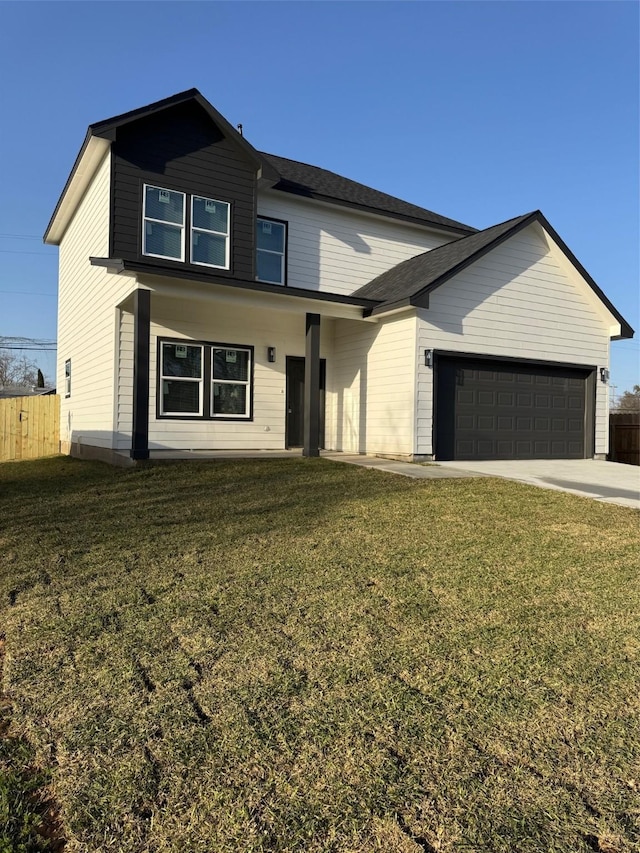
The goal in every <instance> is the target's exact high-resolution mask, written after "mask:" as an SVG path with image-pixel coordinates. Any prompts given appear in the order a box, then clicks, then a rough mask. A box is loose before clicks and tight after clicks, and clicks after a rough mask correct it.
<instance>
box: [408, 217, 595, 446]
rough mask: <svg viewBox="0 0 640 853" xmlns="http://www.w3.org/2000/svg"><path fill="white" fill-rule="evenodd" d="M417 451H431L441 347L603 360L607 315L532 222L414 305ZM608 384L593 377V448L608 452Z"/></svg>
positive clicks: (543, 357)
mask: <svg viewBox="0 0 640 853" xmlns="http://www.w3.org/2000/svg"><path fill="white" fill-rule="evenodd" d="M417 314H418V318H417V323H418V336H417V345H418V352H417V353H416V357H417V364H418V377H417V399H418V406H417V425H416V436H417V442H416V453H418V454H431V453H432V452H433V448H432V414H433V371H432V370H431V369H430V368H427V367H425V366H424V359H422V358H420V357H419V354H420V353H422V352H423V351H424V349H427V348H429V349H442V350H452V351H456V352H467V353H477V354H479V355H485V354H486V355H496V356H500V355H504V356H511V357H517V358H523V359H541V360H545V361H557V362H565V363H571V364H578V365H586V366H598V367H606V366H608V364H609V334H608V325H607V320H606V318H605V316H604V315H603V313H602V312H601V311H598V309H597V306H596V304H595V303H594V300H593V298H592V296H591V294H590V292H589V291H588V289H587V285H586V284H584V283H582V282H580V281H579V280H578V277H577V275H576V276H570V275H569V274H568V272H567V268H566V265H565V264H564V263H563V262H562V261H561V260H560V259H559V258H558V257H557V256H554V254H553V253H552V252H550V251H549V249H548V247H547V245H546V242H545V241H544V240H543V238H542V237H541V235H540V233H539V232H538V230H537V226H531V227H529V228H527V229H525V230H524V231H522V232H520V233H519V234H517V235H515V236H514V237H512V238H511V239H509V240H507V241H506V242H505V243H503V244H502V245H500V246H498V247H497V248H496V249H494V250H493V251H491V252H489V253H488V254H487V255H485V256H484V257H483V258H481V259H480V260H478V261H476V263H474V264H472V265H471V266H470V267H468V268H467V269H466V270H464V271H463V272H461V273H460V274H459V275H457V276H455V277H454V278H453V279H451V280H450V281H448V282H446V283H445V284H444V285H442V286H441V287H440V288H438V289H437V290H435V291H434V292H433V293H432V294H431V296H430V299H429V309H428V310H424V309H420V310H418V312H417ZM606 392H607V388H606V386H605V385H603V384H602V383H601V382H597V403H596V453H606V451H607V443H608V435H607V423H608V421H607V401H606V396H607V394H606Z"/></svg>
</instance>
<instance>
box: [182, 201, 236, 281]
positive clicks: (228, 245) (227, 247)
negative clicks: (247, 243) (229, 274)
mask: <svg viewBox="0 0 640 853" xmlns="http://www.w3.org/2000/svg"><path fill="white" fill-rule="evenodd" d="M189 198H190V199H191V203H190V205H189V215H190V220H189V263H191V264H193V265H194V266H198V267H209V269H214V270H228V269H230V260H231V202H229V201H224V200H223V199H221V198H208V197H207V196H204V195H198V194H197V193H190V194H189ZM197 198H198V199H201V200H202V201H212V202H213V203H214V204H224V205H225V206H226V208H227V232H226V234H224V233H223V232H222V231H211V230H210V229H209V228H200V227H199V226H197V225H194V224H193V203H194V201H195V200H196V199H197ZM196 232H198V233H200V234H213V235H214V236H216V237H224V238H225V253H224V260H225V266H220V265H219V264H206V263H205V262H204V261H194V260H193V237H194V234H195V233H196Z"/></svg>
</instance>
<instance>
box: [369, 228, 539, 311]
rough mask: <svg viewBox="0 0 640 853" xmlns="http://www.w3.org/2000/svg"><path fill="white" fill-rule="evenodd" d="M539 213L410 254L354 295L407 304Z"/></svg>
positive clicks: (392, 303) (389, 304)
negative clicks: (417, 253) (414, 254)
mask: <svg viewBox="0 0 640 853" xmlns="http://www.w3.org/2000/svg"><path fill="white" fill-rule="evenodd" d="M536 215H537V211H536V212H534V213H527V214H525V215H524V216H517V217H516V218H515V219H509V220H507V221H506V222H501V223H500V224H499V225H493V226H492V227H491V228H485V230H484V231H478V232H477V233H476V234H471V235H470V236H468V237H461V238H460V239H459V240H453V241H452V242H451V243H445V244H444V245H443V246H438V248H436V249H431V251H429V252H424V253H423V254H421V255H416V256H415V257H414V258H409V259H408V260H406V261H403V262H402V263H400V264H398V265H397V266H395V267H392V268H391V269H390V270H387V272H383V273H382V274H381V275H379V276H378V277H377V278H374V279H373V281H370V282H369V283H368V284H365V285H363V286H362V287H361V288H359V289H358V290H356V291H355V293H354V294H353V295H354V296H359V297H360V296H361V297H363V298H365V299H377V300H379V301H380V302H383V303H384V305H385V308H388V307H389V306H391V305H396V304H398V303H402V302H407V304H408V302H409V301H410V300H411V297H416V296H417V295H418V294H423V293H425V292H428V291H430V290H433V289H434V288H435V287H437V286H438V284H441V283H442V280H443V279H444V278H445V277H446V278H450V277H451V276H452V275H455V273H456V272H459V271H460V270H461V269H464V267H465V266H467V264H469V263H471V262H472V261H473V260H475V259H476V258H477V257H480V256H481V255H482V254H484V252H486V251H488V249H490V248H492V247H493V246H494V245H496V243H498V242H500V241H501V240H502V239H504V238H506V237H507V236H509V235H510V234H511V233H513V232H514V231H515V230H517V229H518V228H520V227H522V226H523V225H524V224H526V223H527V221H528V220H529V221H532V220H533V219H534V218H535V217H536ZM375 312H376V313H377V312H378V309H375Z"/></svg>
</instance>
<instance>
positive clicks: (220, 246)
mask: <svg viewBox="0 0 640 853" xmlns="http://www.w3.org/2000/svg"><path fill="white" fill-rule="evenodd" d="M230 207H231V205H229V204H228V203H227V202H226V201H216V199H213V198H202V197H201V196H197V195H194V196H193V198H192V199H191V262H192V263H194V264H203V265H204V266H207V267H217V268H218V269H223V270H226V269H229V209H230Z"/></svg>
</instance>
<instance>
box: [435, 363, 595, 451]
mask: <svg viewBox="0 0 640 853" xmlns="http://www.w3.org/2000/svg"><path fill="white" fill-rule="evenodd" d="M588 376H589V371H588V370H581V369H579V368H571V367H564V366H556V365H551V364H549V365H540V364H523V363H513V362H499V361H489V360H487V361H483V360H481V359H477V360H476V359H474V358H447V357H440V358H439V359H438V363H437V375H436V379H437V388H438V390H437V397H436V404H437V416H436V456H437V458H438V459H470V460H471V459H583V458H584V457H585V456H587V455H589V454H588V452H587V451H588V449H589V447H590V442H589V441H587V436H588V434H589V431H588V430H587V422H592V421H593V413H592V411H590V408H589V407H588V405H587V403H588V395H587V378H588ZM588 445H589V447H588Z"/></svg>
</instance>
